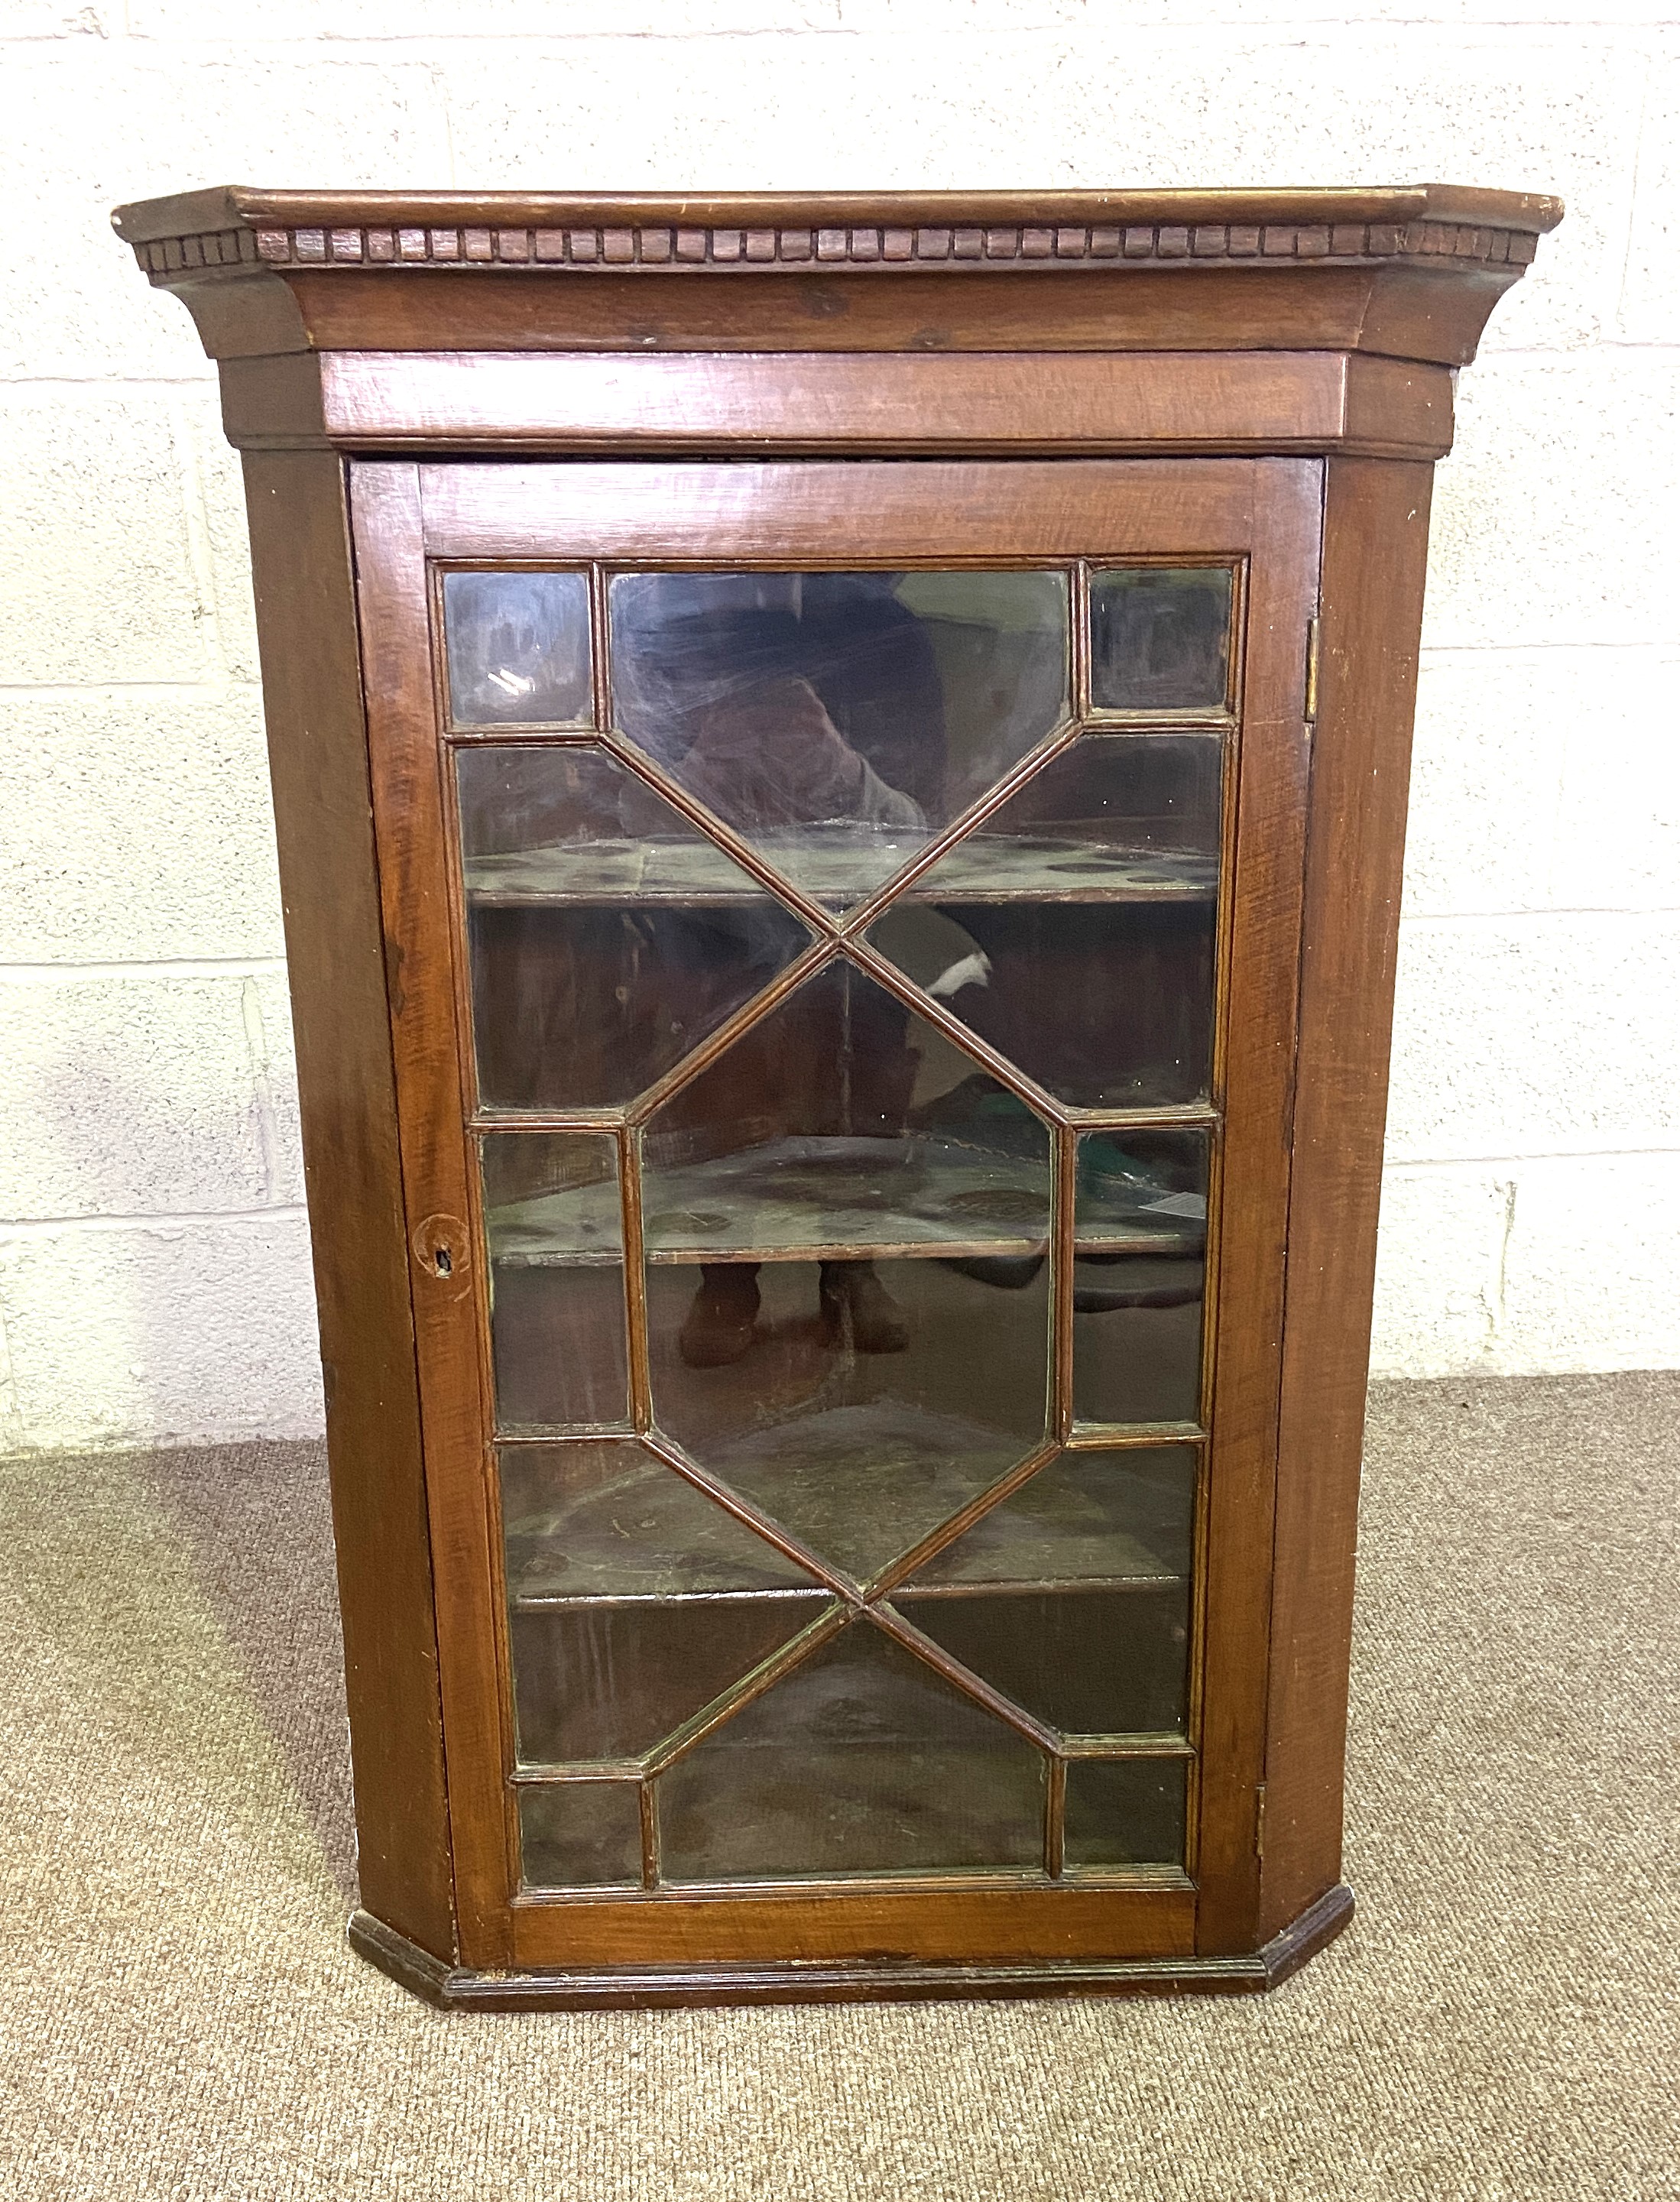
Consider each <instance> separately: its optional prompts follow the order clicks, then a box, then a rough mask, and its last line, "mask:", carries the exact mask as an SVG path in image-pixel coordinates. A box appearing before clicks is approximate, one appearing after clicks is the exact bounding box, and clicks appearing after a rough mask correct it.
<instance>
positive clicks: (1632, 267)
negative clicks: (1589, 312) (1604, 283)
mask: <svg viewBox="0 0 1680 2202" xmlns="http://www.w3.org/2000/svg"><path fill="white" fill-rule="evenodd" d="M1669 20H1670V22H1671V23H1672V21H1673V11H1672V9H1671V10H1670V13H1669ZM1617 326H1618V333H1620V334H1621V335H1622V336H1623V337H1624V339H1627V340H1628V341H1629V342H1630V343H1633V344H1680V37H1677V35H1676V34H1675V33H1674V32H1672V31H1671V32H1669V34H1668V35H1667V36H1666V37H1665V38H1664V39H1663V40H1662V41H1661V43H1660V44H1659V47H1658V50H1656V51H1655V52H1653V53H1652V54H1651V55H1650V56H1648V60H1647V62H1646V76H1645V105H1644V114H1643V116H1642V123H1641V128H1640V137H1639V174H1638V180H1637V183H1636V187H1635V191H1634V199H1633V224H1632V228H1631V231H1630V235H1629V238H1628V257H1627V269H1626V273H1625V275H1624V279H1623V284H1622V299H1621V311H1620V314H1619V315H1618V323H1617Z"/></svg>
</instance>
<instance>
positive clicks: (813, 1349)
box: [644, 963, 1050, 1573]
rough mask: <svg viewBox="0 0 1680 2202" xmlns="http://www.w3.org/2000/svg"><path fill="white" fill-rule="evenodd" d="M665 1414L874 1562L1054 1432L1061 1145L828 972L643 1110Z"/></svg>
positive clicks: (843, 976) (710, 1461)
mask: <svg viewBox="0 0 1680 2202" xmlns="http://www.w3.org/2000/svg"><path fill="white" fill-rule="evenodd" d="M644 1155H645V1178H644V1183H645V1195H644V1208H645V1232H646V1239H647V1247H648V1262H649V1267H648V1285H647V1290H648V1322H649V1330H650V1346H651V1363H652V1381H653V1402H654V1412H655V1416H656V1419H657V1422H658V1425H659V1427H660V1428H662V1429H663V1430H664V1431H665V1432H666V1433H667V1434H669V1435H670V1436H671V1437H672V1438H674V1439H675V1440H676V1441H677V1442H678V1443H679V1444H680V1445H682V1446H683V1447H684V1448H685V1449H686V1450H687V1452H688V1453H689V1455H690V1457H692V1458H693V1459H695V1460H697V1461H699V1462H700V1463H702V1464H704V1466H706V1467H708V1468H710V1469H714V1470H715V1471H716V1473H717V1474H719V1475H722V1477H723V1478H724V1479H725V1481H728V1482H729V1483H730V1484H731V1485H732V1486H733V1487H734V1488H735V1489H737V1490H738V1491H740V1492H741V1493H743V1495H745V1496H746V1497H749V1498H752V1500H753V1501H754V1502H755V1503H756V1504H758V1505H760V1506H761V1507H763V1510H765V1511H766V1512H767V1513H769V1515H771V1516H773V1517H774V1518H775V1520H776V1521H778V1522H781V1523H782V1524H783V1525H784V1527H786V1528H788V1529H790V1530H793V1531H794V1532H795V1533H796V1534H799V1536H801V1537H802V1538H804V1539H805V1540H807V1541H808V1542H809V1543H810V1544H811V1546H813V1547H814V1548H815V1549H816V1550H817V1551H821V1552H822V1554H823V1556H824V1557H827V1558H828V1560H829V1561H831V1562H832V1563H834V1564H835V1565H837V1566H840V1567H842V1568H845V1569H847V1570H849V1571H852V1572H864V1573H869V1572H873V1571H875V1569H879V1568H880V1567H881V1566H883V1565H885V1564H886V1563H887V1561H888V1560H890V1559H892V1558H893V1557H896V1555H897V1554H898V1553H899V1552H900V1551H904V1550H905V1548H906V1547H907V1546H909V1545H911V1544H913V1543H916V1542H917V1541H918V1540H919V1539H920V1538H921V1537H922V1536H923V1535H925V1534H927V1532H928V1530H930V1529H931V1528H934V1526H935V1525H936V1524H937V1523H938V1522H940V1521H942V1520H943V1519H945V1518H946V1516H947V1515H949V1514H951V1513H952V1512H954V1511H956V1510H957V1509H958V1507H960V1506H962V1505H964V1504H966V1503H967V1501H968V1500H969V1499H970V1498H972V1497H973V1496H974V1495H975V1493H976V1492H978V1491H980V1490H982V1489H984V1488H985V1487H986V1486H987V1484H989V1483H991V1482H993V1481H995V1480H996V1478H997V1477H998V1476H999V1475H1001V1474H1002V1473H1003V1472H1004V1470H1005V1469H1007V1468H1009V1467H1010V1466H1011V1465H1012V1464H1013V1463H1015V1462H1016V1461H1017V1460H1018V1459H1020V1458H1021V1457H1023V1454H1025V1453H1027V1452H1029V1451H1032V1449H1033V1448H1034V1446H1035V1445H1037V1444H1039V1443H1040V1441H1041V1440H1042V1437H1043V1434H1044V1428H1045V1411H1046V1381H1047V1339H1048V1318H1049V1301H1048V1263H1047V1260H1046V1243H1047V1239H1048V1234H1049V1228H1050V1142H1049V1134H1048V1133H1047V1131H1046V1127H1045V1126H1044V1125H1043V1124H1042V1123H1041V1122H1040V1121H1039V1119H1038V1118H1037V1117H1035V1116H1034V1115H1033V1114H1032V1112H1031V1111H1030V1110H1028V1109H1027V1108H1026V1107H1025V1106H1024V1104H1022V1103H1021V1102H1020V1101H1018V1100H1017V1099H1016V1098H1015V1097H1014V1096H1013V1095H1011V1094H1010V1093H1009V1092H1006V1091H1005V1088H1003V1087H1002V1086H999V1084H998V1083H997V1082H996V1081H995V1080H993V1079H992V1078H991V1077H989V1076H988V1075H987V1074H986V1073H984V1072H983V1071H981V1070H979V1069H977V1068H976V1065H975V1064H974V1063H972V1062H971V1061H970V1059H969V1058H968V1057H966V1056H964V1055H963V1054H962V1053H961V1052H960V1051H958V1050H957V1049H956V1048H953V1047H952V1045H950V1043H949V1042H948V1041H947V1040H946V1039H945V1038H944V1037H943V1035H942V1034H940V1033H939V1032H937V1031H936V1030H935V1029H934V1027H931V1026H929V1025H928V1024H925V1023H924V1022H923V1021H922V1020H921V1019H920V1018H918V1017H916V1016H912V1015H911V1012H910V1011H908V1010H905V1009H904V1008H903V1007H902V1006H901V1005H900V1004H899V1003H897V1002H895V1001H894V1000H893V998H891V996H889V995H888V994H887V993H886V992H884V991H883V990H882V989H881V988H880V987H879V986H876V985H875V983H874V982H873V980H869V979H866V978H865V977H864V975H863V974H861V973H860V972H858V971H857V970H856V969H853V968H852V966H851V965H849V964H846V963H834V964H830V965H828V966H827V967H826V968H825V969H823V970H822V972H820V973H819V974H817V975H816V977H815V978H813V979H811V980H808V981H807V982H806V984H805V986H802V987H800V988H799V991H798V992H796V993H795V994H793V996H792V997H791V998H790V999H789V1000H788V1001H787V1002H786V1003H785V1004H782V1005H781V1007H780V1008H778V1009H777V1010H774V1011H773V1012H772V1013H771V1014H770V1016H769V1017H767V1018H765V1019H764V1020H763V1022H761V1023H760V1024H758V1025H757V1026H755V1027H753V1028H752V1030H751V1031H750V1032H749V1033H746V1034H745V1035H743V1037H742V1038H741V1039H739V1040H738V1041H736V1042H735V1044H734V1045H733V1046H732V1047H730V1048H729V1049H728V1051H726V1052H725V1053H724V1054H723V1055H722V1057H719V1059H718V1061H717V1062H716V1063H715V1064H713V1065H712V1066H710V1068H709V1069H707V1070H705V1071H704V1072H703V1073H702V1074H701V1075H700V1076H699V1078H697V1079H696V1080H694V1081H693V1083H692V1084H691V1085H689V1086H686V1087H684V1088H683V1089H682V1090H681V1092H678V1093H677V1094H675V1096H674V1097H673V1098H672V1099H671V1100H670V1101H669V1102H668V1103H667V1104H665V1105H664V1107H663V1108H662V1109H660V1110H657V1112H656V1113H655V1115H654V1116H653V1117H652V1119H651V1122H650V1124H649V1127H648V1130H647V1133H646V1135H645V1145H644Z"/></svg>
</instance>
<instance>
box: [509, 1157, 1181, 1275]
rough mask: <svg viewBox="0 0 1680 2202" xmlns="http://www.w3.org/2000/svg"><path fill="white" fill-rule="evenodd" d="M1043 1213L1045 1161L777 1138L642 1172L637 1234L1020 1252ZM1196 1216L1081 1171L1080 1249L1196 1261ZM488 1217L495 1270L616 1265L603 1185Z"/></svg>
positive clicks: (812, 1256) (874, 1250)
mask: <svg viewBox="0 0 1680 2202" xmlns="http://www.w3.org/2000/svg"><path fill="white" fill-rule="evenodd" d="M1051 1216H1052V1210H1051V1183H1050V1169H1049V1166H1048V1163H1047V1161H1042V1160H1035V1159H1034V1158H1032V1157H1013V1156H1009V1155H1003V1154H999V1153H995V1152H993V1151H987V1150H985V1149H982V1148H977V1147H972V1146H967V1145H962V1144H960V1143H959V1142H958V1141H955V1140H952V1139H940V1138H938V1137H936V1136H934V1135H933V1134H930V1133H905V1134H904V1135H903V1136H901V1137H899V1138H893V1139H887V1138H881V1139H849V1138H819V1137H804V1136H790V1137H784V1138H781V1139H771V1140H769V1141H766V1142H764V1143H763V1144H762V1145H757V1146H754V1147H750V1148H748V1149H746V1150H745V1151H740V1152H737V1153H734V1154H727V1155H720V1156H717V1157H713V1158H712V1159H710V1160H707V1161H699V1162H693V1163H686V1164H682V1165H680V1166H678V1167H675V1168H670V1167H666V1168H663V1169H658V1170H657V1172H656V1171H653V1170H651V1169H650V1171H649V1172H648V1191H647V1198H646V1212H645V1215H644V1217H643V1222H642V1229H643V1235H644V1239H645V1245H646V1251H647V1258H648V1260H649V1261H650V1262H655V1263H697V1262H775V1261H803V1262H809V1261H823V1260H835V1261H845V1260H847V1259H852V1258H856V1257H858V1255H860V1254H867V1255H869V1256H871V1257H880V1258H881V1259H888V1258H907V1257H916V1256H918V1255H934V1256H940V1257H945V1258H946V1259H960V1258H963V1257H972V1258H980V1257H1004V1258H1014V1259H1024V1258H1030V1257H1034V1256H1035V1255H1038V1254H1040V1253H1042V1252H1043V1251H1044V1250H1045V1248H1046V1245H1047V1243H1048V1239H1049V1235H1050V1228H1051ZM1205 1216H1206V1203H1205V1199H1204V1198H1203V1197H1202V1196H1201V1195H1200V1194H1198V1193H1194V1192H1176V1191H1174V1190H1173V1189H1172V1188H1171V1187H1170V1186H1169V1185H1168V1184H1167V1183H1165V1182H1164V1181H1163V1182H1157V1181H1152V1180H1149V1179H1148V1178H1147V1177H1146V1176H1144V1175H1129V1176H1120V1175H1108V1176H1105V1175H1103V1174H1101V1173H1099V1172H1095V1171H1092V1172H1087V1173H1085V1174H1084V1175H1083V1177H1082V1182H1081V1185H1080V1189H1079V1209H1078V1224H1077V1228H1076V1234H1075V1243H1076V1249H1077V1251H1078V1252H1079V1253H1080V1254H1082V1255H1095V1256H1101V1255H1108V1256H1118V1255H1152V1254H1153V1255H1167V1256H1174V1255H1176V1256H1185V1255H1194V1254H1196V1253H1199V1252H1200V1250H1201V1247H1202V1244H1203V1241H1204V1239H1205ZM486 1227H487V1231H488V1235H489V1239H490V1247H491V1253H492V1259H493V1260H494V1261H495V1262H496V1263H498V1266H499V1265H501V1264H504V1263H505V1264H509V1265H511V1266H516V1267H533V1266H535V1267H540V1266H545V1265H548V1264H552V1263H591V1262H599V1263H604V1262H616V1261H618V1260H619V1259H620V1258H621V1252H620V1250H621V1247H622V1212H621V1206H620V1199H619V1190H618V1186H617V1184H616V1181H615V1180H611V1179H605V1178H604V1179H600V1180H596V1181H595V1182H593V1183H591V1184H587V1185H576V1186H568V1187H566V1188H564V1189H563V1190H561V1191H557V1192H542V1193H537V1194H534V1195H532V1196H530V1197H528V1198H525V1199H522V1200H516V1201H510V1202H508V1203H505V1204H502V1205H500V1206H498V1207H494V1208H492V1210H490V1212H489V1214H488V1215H487V1216H486Z"/></svg>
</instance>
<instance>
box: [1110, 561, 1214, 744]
mask: <svg viewBox="0 0 1680 2202" xmlns="http://www.w3.org/2000/svg"><path fill="white" fill-rule="evenodd" d="M1230 631H1231V573H1230V568H1229V567H1228V566H1198V567H1171V566H1134V567H1116V568H1111V570H1110V571H1108V572H1106V573H1100V574H1092V576H1091V701H1092V703H1093V704H1094V705H1095V706H1096V708H1097V709H1099V711H1175V710H1188V711H1199V710H1209V709H1211V710H1222V709H1223V708H1224V704H1225V698H1226V695H1227V692H1228V690H1227V684H1228V677H1229V676H1228V669H1227V668H1228V666H1229V658H1230Z"/></svg>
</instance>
